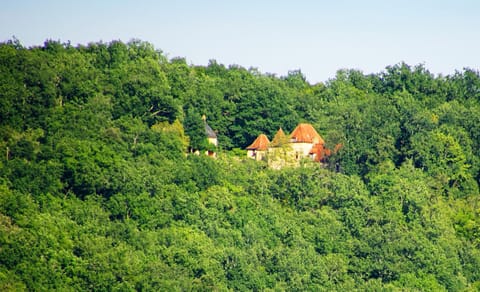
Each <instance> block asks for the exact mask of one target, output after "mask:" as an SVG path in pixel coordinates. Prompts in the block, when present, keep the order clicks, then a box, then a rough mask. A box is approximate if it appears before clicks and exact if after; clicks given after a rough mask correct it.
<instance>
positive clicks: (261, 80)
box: [0, 39, 480, 291]
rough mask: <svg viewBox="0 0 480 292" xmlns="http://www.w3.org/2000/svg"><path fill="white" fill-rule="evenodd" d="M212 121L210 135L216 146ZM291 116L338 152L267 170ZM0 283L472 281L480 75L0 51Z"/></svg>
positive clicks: (140, 285)
mask: <svg viewBox="0 0 480 292" xmlns="http://www.w3.org/2000/svg"><path fill="white" fill-rule="evenodd" d="M202 115H206V116H207V118H208V123H209V124H210V126H211V127H212V128H213V129H215V130H216V131H217V134H218V139H219V146H218V148H217V149H215V150H216V151H217V152H218V157H217V158H216V159H213V158H210V157H207V156H204V155H200V156H196V155H186V153H188V152H189V150H192V149H206V148H209V147H212V146H211V145H210V146H209V145H208V143H206V137H205V132H204V128H203V124H202V123H203V121H202V119H201V118H202ZM299 122H308V123H311V124H312V125H314V126H315V128H316V129H317V130H318V132H319V133H320V135H322V137H323V138H324V139H325V141H326V143H327V146H329V147H333V145H336V144H339V143H341V144H342V145H343V148H342V149H341V150H340V151H339V152H338V153H337V154H335V155H333V156H332V157H330V160H329V162H328V164H326V165H320V164H313V163H311V164H308V163H306V164H304V165H302V166H301V167H297V168H283V169H280V170H272V169H269V168H268V167H267V166H266V164H265V163H264V162H262V161H259V162H256V161H253V160H250V159H247V158H246V155H245V152H244V150H243V149H244V148H245V147H246V146H247V145H248V144H249V143H251V142H252V141H253V140H254V139H255V137H256V136H257V135H258V134H260V133H265V134H267V135H268V136H269V137H272V136H273V134H274V133H275V132H276V131H277V130H278V128H279V127H282V128H283V129H284V130H286V131H287V132H289V131H291V130H292V129H293V128H294V127H295V126H296V125H297V124H298V123H299ZM0 154H1V155H0V290H2V291H16V290H20V291H21V290H30V291H52V290H60V291H69V290H72V291H77V290H94V291H112V290H113V291H117V290H119V291H130V290H142V291H171V290H177V291H185V290H217V291H226V290H231V291H246V290H255V291H260V290H261V291H264V290H272V291H284V290H288V291H305V290H306V291H352V290H358V291H382V290H386V291H478V290H479V289H480V217H479V215H480V214H479V213H480V206H479V180H480V163H479V160H480V74H479V72H478V71H476V70H474V69H469V68H465V69H462V70H461V71H457V72H454V73H453V74H452V75H449V76H436V75H434V74H431V73H430V72H429V71H428V69H426V68H425V67H424V66H423V65H414V66H411V65H408V64H405V63H399V64H396V65H392V66H389V67H387V68H385V70H384V71H382V72H380V73H377V74H369V75H366V74H363V73H362V72H360V71H358V70H339V71H338V72H337V74H336V76H335V77H332V79H330V80H328V81H327V82H325V83H318V84H313V85H312V84H310V83H308V82H307V81H306V77H305V76H304V74H303V73H302V72H301V71H300V70H295V71H291V72H289V73H288V75H287V76H276V75H273V74H266V73H262V72H259V71H258V70H257V69H255V68H249V69H246V68H243V67H241V66H238V65H230V66H225V65H223V64H219V63H217V62H216V61H213V60H212V61H210V63H209V64H208V66H195V65H191V64H188V63H187V62H186V60H185V59H183V58H173V59H169V58H167V57H166V55H165V54H164V53H162V52H161V51H159V50H157V49H156V48H154V47H153V46H152V45H151V44H149V43H146V42H143V41H138V40H133V41H130V42H128V43H123V42H120V41H112V42H110V43H90V44H88V45H78V46H76V47H74V46H72V45H70V44H68V43H60V42H58V41H46V42H45V43H44V45H42V46H37V47H30V48H26V47H24V46H22V44H21V43H20V42H19V41H18V40H16V39H13V40H10V41H7V42H4V43H2V44H0Z"/></svg>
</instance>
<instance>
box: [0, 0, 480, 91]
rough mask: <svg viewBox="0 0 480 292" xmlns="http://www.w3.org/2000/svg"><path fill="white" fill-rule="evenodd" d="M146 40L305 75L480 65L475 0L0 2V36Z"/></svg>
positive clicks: (182, 52) (193, 60) (188, 54)
mask: <svg viewBox="0 0 480 292" xmlns="http://www.w3.org/2000/svg"><path fill="white" fill-rule="evenodd" d="M12 37H16V38H17V39H18V40H19V41H20V42H21V44H23V45H24V46H26V47H30V46H39V45H43V43H44V41H45V40H47V39H51V40H59V41H61V42H70V43H71V44H72V45H77V44H83V45H85V44H88V43H90V42H99V41H102V42H110V41H113V40H121V41H124V42H128V41H130V40H132V39H140V40H142V41H147V42H149V43H152V44H153V45H154V46H155V48H156V49H158V50H161V51H163V53H164V54H165V55H166V56H167V57H169V58H173V57H184V58H186V60H187V62H188V63H190V64H194V65H207V64H208V62H209V60H212V59H214V60H216V61H217V62H218V63H221V64H224V65H226V66H228V65H232V64H235V65H240V66H242V67H245V68H250V67H253V68H257V69H258V70H259V71H260V72H263V73H271V74H276V75H277V76H285V75H287V74H288V71H290V70H301V71H302V72H303V74H304V75H305V76H306V78H307V80H308V81H309V82H310V83H317V82H325V81H327V80H329V79H332V78H335V74H336V72H337V70H339V69H357V70H361V71H362V72H364V73H365V74H370V73H379V72H382V71H384V70H385V68H386V67H387V66H393V65H395V64H398V63H400V62H405V63H407V64H409V65H412V66H414V65H418V64H423V65H424V66H425V67H426V68H427V69H428V70H429V71H430V72H431V73H434V74H436V75H438V74H442V75H450V74H454V73H455V71H461V70H462V69H463V68H465V67H468V68H471V69H475V70H479V68H480V1H478V0H450V1H446V0H437V1H434V0H403V1H400V0H398V1H395V0H363V1H355V0H329V1H323V0H317V1H313V0H288V1H285V0H276V1H275V0H263V1H262V0H238V1H230V0H223V1H221V0H198V1H194V0H169V1H161V0H160V1H153V0H150V1H144V0H131V1H130V0H103V1H102V0H81V1H68V0H43V1H34V0H0V42H4V41H7V40H10V39H12Z"/></svg>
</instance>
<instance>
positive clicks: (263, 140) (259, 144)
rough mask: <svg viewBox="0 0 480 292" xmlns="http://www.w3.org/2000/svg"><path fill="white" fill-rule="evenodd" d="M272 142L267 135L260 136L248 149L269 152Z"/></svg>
mask: <svg viewBox="0 0 480 292" xmlns="http://www.w3.org/2000/svg"><path fill="white" fill-rule="evenodd" d="M269 144H270V141H269V140H268V137H267V136H266V135H265V134H260V135H258V137H257V139H255V141H253V143H252V144H251V145H250V146H248V147H247V150H260V151H263V150H267V148H268V145H269Z"/></svg>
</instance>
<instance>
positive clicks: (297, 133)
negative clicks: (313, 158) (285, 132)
mask: <svg viewBox="0 0 480 292" xmlns="http://www.w3.org/2000/svg"><path fill="white" fill-rule="evenodd" d="M290 138H291V139H292V142H296V143H301V142H303V143H321V144H324V143H325V141H324V140H323V139H322V137H320V135H319V134H318V133H317V131H316V130H315V128H313V126H312V125H310V124H299V125H298V126H297V127H296V128H295V130H293V132H292V134H291V135H290Z"/></svg>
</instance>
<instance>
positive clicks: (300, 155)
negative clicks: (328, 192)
mask: <svg viewBox="0 0 480 292" xmlns="http://www.w3.org/2000/svg"><path fill="white" fill-rule="evenodd" d="M336 148H337V147H336ZM330 155H331V151H330V149H328V148H326V147H325V141H324V140H323V138H322V137H321V136H320V135H319V134H318V133H317V131H316V130H315V128H314V127H313V126H312V125H311V124H306V123H302V124H299V125H298V126H297V127H296V128H295V129H294V130H293V132H292V133H291V134H290V135H288V136H287V135H286V134H285V132H284V131H283V130H282V128H280V129H279V130H278V131H277V133H276V134H275V136H274V137H273V140H272V141H271V142H270V141H269V139H268V137H267V136H266V135H264V134H260V135H259V136H258V137H257V139H255V141H253V143H252V144H251V145H250V146H248V147H247V156H248V157H249V158H252V159H255V160H265V161H267V162H268V164H269V166H270V167H272V168H281V167H283V166H286V165H298V164H299V162H300V160H302V159H304V158H308V159H310V160H312V161H315V162H320V163H324V162H325V161H326V159H327V158H328V157H329V156H330Z"/></svg>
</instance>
